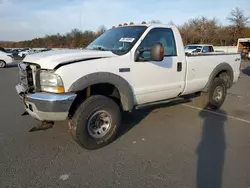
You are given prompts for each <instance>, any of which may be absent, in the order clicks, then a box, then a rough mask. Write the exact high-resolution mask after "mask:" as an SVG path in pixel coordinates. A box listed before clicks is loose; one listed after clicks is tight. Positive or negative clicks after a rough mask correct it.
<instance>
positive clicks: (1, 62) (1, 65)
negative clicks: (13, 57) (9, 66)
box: [0, 60, 6, 68]
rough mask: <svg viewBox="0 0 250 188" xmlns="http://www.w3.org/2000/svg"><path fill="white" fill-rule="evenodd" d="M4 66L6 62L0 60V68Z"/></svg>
mask: <svg viewBox="0 0 250 188" xmlns="http://www.w3.org/2000/svg"><path fill="white" fill-rule="evenodd" d="M4 67H6V63H5V61H3V60H0V68H4Z"/></svg>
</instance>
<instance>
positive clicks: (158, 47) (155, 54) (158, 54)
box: [151, 43, 164, 61]
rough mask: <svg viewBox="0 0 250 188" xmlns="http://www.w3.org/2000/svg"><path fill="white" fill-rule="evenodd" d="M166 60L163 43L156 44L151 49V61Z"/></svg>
mask: <svg viewBox="0 0 250 188" xmlns="http://www.w3.org/2000/svg"><path fill="white" fill-rule="evenodd" d="M163 59H164V47H163V45H162V44H161V43H157V44H154V45H153V46H152V49H151V60H152V61H162V60H163Z"/></svg>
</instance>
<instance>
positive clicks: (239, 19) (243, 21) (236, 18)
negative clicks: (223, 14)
mask: <svg viewBox="0 0 250 188" xmlns="http://www.w3.org/2000/svg"><path fill="white" fill-rule="evenodd" d="M227 19H228V20H229V21H230V22H231V24H232V27H233V28H234V33H233V40H234V43H236V41H237V40H238V38H239V37H240V36H241V35H242V33H243V30H244V29H245V27H246V26H247V24H248V23H249V17H247V16H245V15H244V11H243V10H241V9H239V8H238V7H236V8H235V9H234V10H232V11H231V13H230V14H229V16H228V18H227Z"/></svg>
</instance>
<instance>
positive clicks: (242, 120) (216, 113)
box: [181, 104, 250, 124]
mask: <svg viewBox="0 0 250 188" xmlns="http://www.w3.org/2000/svg"><path fill="white" fill-rule="evenodd" d="M181 105H182V106H185V107H189V108H193V109H196V110H199V111H205V112H208V113H212V114H215V115H219V116H223V117H227V118H230V119H234V120H238V121H241V122H244V123H249V124H250V121H249V120H246V119H242V118H238V117H235V116H229V115H225V114H222V113H219V112H214V111H211V110H206V109H202V108H199V107H196V106H192V105H188V104H181Z"/></svg>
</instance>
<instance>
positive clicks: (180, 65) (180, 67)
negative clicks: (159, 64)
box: [177, 62, 182, 72]
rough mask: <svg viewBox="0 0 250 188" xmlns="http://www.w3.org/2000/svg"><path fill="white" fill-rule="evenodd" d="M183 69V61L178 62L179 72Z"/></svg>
mask: <svg viewBox="0 0 250 188" xmlns="http://www.w3.org/2000/svg"><path fill="white" fill-rule="evenodd" d="M181 71H182V62H178V63H177V72H181Z"/></svg>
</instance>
